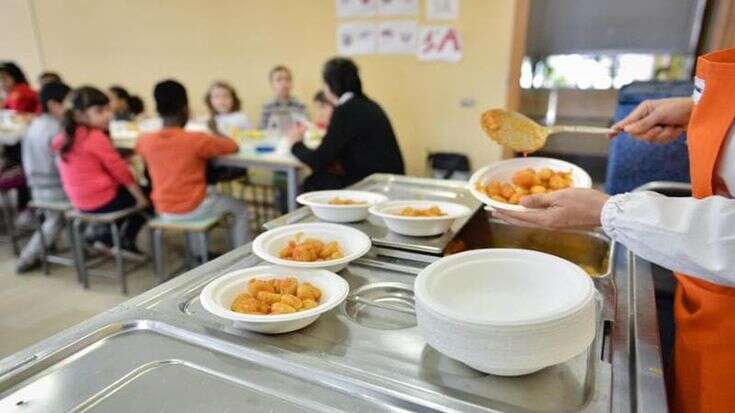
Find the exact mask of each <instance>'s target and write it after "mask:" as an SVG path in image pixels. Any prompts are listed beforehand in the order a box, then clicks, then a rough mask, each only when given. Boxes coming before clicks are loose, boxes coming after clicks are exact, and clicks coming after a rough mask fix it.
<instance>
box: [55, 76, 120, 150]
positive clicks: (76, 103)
mask: <svg viewBox="0 0 735 413" xmlns="http://www.w3.org/2000/svg"><path fill="white" fill-rule="evenodd" d="M109 103H110V99H109V98H108V97H107V95H105V94H104V93H103V92H102V91H101V90H99V89H97V88H95V87H92V86H82V87H80V88H78V89H74V90H73V91H72V92H71V93H70V94H69V97H68V98H67V100H66V102H65V103H64V106H65V110H64V116H63V118H62V120H61V125H62V127H63V128H64V144H63V145H61V149H60V150H59V153H60V155H61V159H62V160H64V161H65V160H66V154H67V153H68V152H69V151H70V150H71V149H72V148H73V147H74V138H75V135H76V132H77V128H78V127H79V126H82V125H80V123H79V122H78V121H77V117H78V115H80V114H81V113H82V112H84V111H85V110H87V109H89V108H91V107H93V106H104V105H107V104H109Z"/></svg>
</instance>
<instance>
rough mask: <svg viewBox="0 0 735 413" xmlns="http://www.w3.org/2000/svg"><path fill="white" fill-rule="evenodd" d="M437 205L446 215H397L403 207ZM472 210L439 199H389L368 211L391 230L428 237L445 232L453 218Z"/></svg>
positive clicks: (465, 214) (464, 215) (423, 207)
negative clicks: (379, 218) (380, 219)
mask: <svg viewBox="0 0 735 413" xmlns="http://www.w3.org/2000/svg"><path fill="white" fill-rule="evenodd" d="M432 206H437V207H439V209H441V210H442V212H444V213H445V214H446V215H442V216H439V217H404V216H400V215H398V214H399V213H400V211H401V210H402V209H403V208H405V207H412V208H420V209H426V208H430V207H432ZM471 212H472V211H471V210H470V208H468V207H466V206H465V205H462V204H455V203H453V202H441V201H389V202H383V203H381V204H378V205H375V206H373V207H372V208H370V213H371V214H373V215H375V216H378V217H381V218H383V221H385V225H386V226H387V227H388V229H390V230H391V231H393V232H395V233H398V234H401V235H408V236H412V237H428V236H432V235H439V234H443V233H445V232H447V231H448V230H449V228H451V226H452V224H453V223H454V220H456V219H457V218H462V217H466V216H467V215H469V214H470V213H471Z"/></svg>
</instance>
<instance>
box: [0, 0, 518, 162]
mask: <svg viewBox="0 0 735 413" xmlns="http://www.w3.org/2000/svg"><path fill="white" fill-rule="evenodd" d="M27 1H31V0H4V1H3V4H4V6H3V13H2V14H1V15H0V25H1V26H0V27H3V28H4V29H5V30H3V32H4V33H5V34H6V35H7V34H10V35H12V36H13V37H12V38H11V39H10V40H11V41H7V39H4V40H3V41H2V42H0V58H2V59H5V58H11V59H16V60H18V61H20V63H22V64H23V66H24V68H25V69H26V71H27V72H28V74H29V75H31V76H34V77H35V75H36V74H37V73H38V72H39V71H40V69H41V62H40V61H39V60H43V62H44V66H45V67H44V69H47V70H55V71H58V72H60V73H61V74H62V75H63V76H64V78H65V79H66V80H67V81H68V82H70V83H72V84H75V85H78V84H81V83H91V84H94V85H98V86H101V87H106V86H109V85H112V84H115V83H119V84H122V85H124V86H125V87H127V88H128V89H129V90H130V91H131V92H133V93H137V94H140V95H141V97H143V98H144V99H145V100H146V103H147V104H148V110H149V111H152V110H153V106H152V102H151V96H150V95H151V89H152V86H153V84H154V83H155V82H156V81H157V80H160V79H162V78H165V77H175V78H177V79H179V80H181V81H183V82H184V83H185V84H186V85H187V87H188V88H189V92H190V99H191V100H192V106H193V109H194V110H195V111H196V112H198V113H200V114H203V113H204V110H205V108H204V105H203V103H202V100H201V97H202V96H203V94H204V92H205V90H206V87H207V86H208V84H209V83H210V82H211V81H212V80H213V79H224V80H227V81H230V82H231V83H233V84H234V85H235V87H236V88H237V89H238V91H239V94H240V97H241V98H242V100H243V102H244V110H245V111H246V112H247V113H248V115H249V116H250V117H251V119H252V120H253V121H257V119H258V117H259V116H260V105H261V104H262V102H263V101H265V100H267V99H269V98H270V89H269V86H268V84H267V72H268V70H269V69H270V68H271V67H272V66H273V65H275V64H279V63H284V64H287V65H289V66H290V67H291V68H292V69H293V71H294V74H295V94H296V95H297V96H298V97H299V98H300V99H301V100H303V101H310V99H311V96H312V95H313V94H314V92H315V91H316V90H317V89H318V88H320V84H321V81H320V74H319V72H320V67H321V64H322V63H323V62H324V61H325V60H326V59H327V58H329V57H330V56H332V55H334V54H335V51H336V46H335V39H334V32H335V29H336V25H337V22H338V19H337V18H336V17H335V11H334V7H335V1H334V0H308V1H305V0H247V1H236V0H218V1H216V2H207V1H201V0H177V1H173V0H159V1H149V0H128V1H125V2H121V1H117V0H64V1H56V0H35V1H32V3H31V4H32V7H33V11H34V12H35V15H36V18H37V23H38V31H39V43H40V49H41V58H42V59H38V58H37V57H35V54H36V49H35V46H34V42H33V31H32V30H31V28H30V21H31V20H30V19H31V18H30V16H31V12H29V8H28V6H27ZM424 7H425V2H424V1H423V0H422V1H421V20H422V21H423V20H424V17H425V10H424ZM513 10H514V1H512V0H461V9H460V17H459V19H458V20H456V21H454V22H450V24H452V25H454V26H455V27H457V28H458V29H459V30H460V33H461V36H462V39H463V42H464V58H463V59H462V61H460V62H459V63H457V64H449V63H420V62H418V61H417V60H416V58H415V57H412V56H410V57H409V56H403V57H395V56H366V57H359V58H357V59H356V61H357V63H358V65H359V66H360V68H361V72H362V78H363V85H364V88H365V90H366V92H367V93H368V94H369V95H370V96H372V97H373V98H374V99H375V100H377V101H378V102H379V103H380V104H381V105H383V107H384V109H385V110H386V112H387V113H388V115H389V116H390V118H391V120H392V122H393V125H394V127H395V129H396V132H397V135H398V137H399V141H400V145H401V148H402V150H403V153H404V157H405V158H406V161H407V164H408V168H409V173H411V174H417V175H421V174H423V173H424V159H425V156H426V153H427V151H429V150H432V151H438V150H451V151H459V152H465V153H468V154H469V155H470V156H471V159H472V161H473V165H474V167H475V168H478V167H480V166H481V165H482V164H484V163H487V162H491V161H493V160H497V159H499V158H500V156H501V151H500V149H499V148H498V147H497V146H496V145H495V144H494V143H491V142H490V141H489V140H488V139H486V138H484V136H483V134H482V131H481V130H480V128H479V126H478V118H479V114H480V113H481V112H482V110H484V109H485V108H487V107H496V106H504V105H505V94H506V76H507V72H508V69H509V62H510V53H511V50H510V49H511V35H512V29H513V28H512V25H513ZM381 19H386V18H381ZM439 24H441V23H439ZM462 99H469V100H472V101H474V102H475V103H474V107H464V108H463V107H461V106H460V101H461V100H462Z"/></svg>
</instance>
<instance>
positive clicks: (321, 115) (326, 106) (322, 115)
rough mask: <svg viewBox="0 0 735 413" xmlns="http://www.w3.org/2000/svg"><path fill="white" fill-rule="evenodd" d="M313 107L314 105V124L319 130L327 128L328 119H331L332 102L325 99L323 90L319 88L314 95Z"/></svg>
mask: <svg viewBox="0 0 735 413" xmlns="http://www.w3.org/2000/svg"><path fill="white" fill-rule="evenodd" d="M314 107H316V113H315V114H314V125H315V126H316V127H317V128H319V129H321V130H327V126H329V120H330V119H332V112H334V103H333V102H332V101H330V100H329V99H327V95H326V94H325V93H324V91H323V90H320V91H318V92H316V94H315V95H314Z"/></svg>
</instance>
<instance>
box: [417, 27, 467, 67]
mask: <svg viewBox="0 0 735 413" xmlns="http://www.w3.org/2000/svg"><path fill="white" fill-rule="evenodd" d="M418 41H419V43H418V48H417V55H418V58H419V60H421V61H425V62H427V61H444V62H458V61H459V60H461V59H462V39H460V37H459V32H458V31H457V29H455V28H452V27H447V26H427V27H422V28H421V29H420V30H419V37H418Z"/></svg>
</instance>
